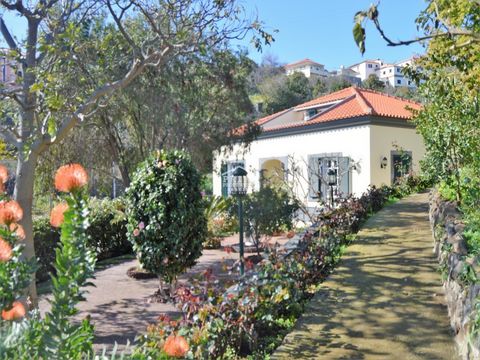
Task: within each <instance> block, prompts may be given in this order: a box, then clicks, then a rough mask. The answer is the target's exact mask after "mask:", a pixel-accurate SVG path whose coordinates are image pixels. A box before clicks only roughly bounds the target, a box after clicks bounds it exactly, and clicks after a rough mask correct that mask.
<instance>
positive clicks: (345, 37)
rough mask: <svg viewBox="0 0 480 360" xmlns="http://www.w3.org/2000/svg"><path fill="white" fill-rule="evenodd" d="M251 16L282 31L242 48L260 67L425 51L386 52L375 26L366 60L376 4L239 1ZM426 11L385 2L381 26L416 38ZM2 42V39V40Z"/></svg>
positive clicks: (16, 25) (408, 2) (11, 20)
mask: <svg viewBox="0 0 480 360" xmlns="http://www.w3.org/2000/svg"><path fill="white" fill-rule="evenodd" d="M239 1H240V2H241V3H242V4H243V5H244V7H245V8H246V10H247V13H248V14H250V15H251V16H255V15H258V17H259V19H260V20H262V21H263V22H265V25H266V29H267V30H270V31H272V30H273V29H278V30H279V32H278V33H277V34H275V42H274V43H273V44H272V46H270V47H266V48H265V49H264V52H263V54H261V53H258V52H257V51H256V50H255V49H254V48H253V47H252V46H250V43H249V40H248V39H246V40H244V41H242V42H241V43H240V44H241V46H245V47H247V48H248V49H249V54H250V57H251V58H252V59H254V60H255V61H257V62H259V61H261V59H262V57H263V56H264V54H265V53H270V54H272V55H275V56H277V57H278V60H279V61H280V62H282V63H290V62H294V61H297V60H301V59H304V58H307V57H308V58H310V59H312V60H314V61H317V62H320V63H322V64H324V65H325V66H326V68H327V69H328V70H334V69H338V68H339V67H340V65H351V64H354V63H356V62H359V61H362V59H376V58H382V59H384V60H386V61H388V62H394V61H398V60H403V59H406V58H409V57H410V56H412V55H413V54H418V53H422V52H423V48H422V47H421V46H419V45H414V46H408V47H388V46H386V45H385V42H384V41H383V40H382V39H381V38H380V36H379V35H378V33H377V32H376V30H375V29H373V28H372V26H369V27H367V51H366V53H365V55H364V56H363V57H362V56H361V55H360V52H359V51H358V49H357V47H356V45H355V43H354V42H353V37H352V26H353V15H354V14H355V12H356V11H358V10H363V9H367V8H368V7H369V6H370V4H371V3H372V0H239ZM424 7H425V1H423V0H402V1H399V0H383V1H381V3H380V6H379V11H380V18H381V20H382V24H383V26H384V28H385V30H386V32H387V34H389V35H390V37H391V38H393V39H405V38H410V37H414V36H415V34H417V32H416V26H415V18H416V16H417V15H418V14H419V12H420V11H421V10H423V9H424ZM5 21H6V22H7V25H8V27H9V28H10V29H11V31H12V32H13V33H14V34H15V35H16V36H18V37H22V36H23V31H24V28H25V25H24V21H23V19H20V18H18V17H16V16H11V15H7V16H5ZM2 41H3V39H2Z"/></svg>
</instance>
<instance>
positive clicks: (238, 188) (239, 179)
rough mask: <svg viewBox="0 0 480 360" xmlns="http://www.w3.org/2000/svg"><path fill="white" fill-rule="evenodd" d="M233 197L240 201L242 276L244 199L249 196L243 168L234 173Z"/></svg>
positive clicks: (242, 272)
mask: <svg viewBox="0 0 480 360" xmlns="http://www.w3.org/2000/svg"><path fill="white" fill-rule="evenodd" d="M230 194H231V195H233V196H236V197H237V200H238V222H239V231H240V234H239V236H240V275H243V274H244V273H245V265H244V259H243V252H244V246H243V245H244V244H243V202H242V198H243V196H245V195H246V194H247V171H246V170H245V169H244V168H242V167H240V166H239V167H237V168H236V169H235V170H234V171H233V173H232V188H231V192H230Z"/></svg>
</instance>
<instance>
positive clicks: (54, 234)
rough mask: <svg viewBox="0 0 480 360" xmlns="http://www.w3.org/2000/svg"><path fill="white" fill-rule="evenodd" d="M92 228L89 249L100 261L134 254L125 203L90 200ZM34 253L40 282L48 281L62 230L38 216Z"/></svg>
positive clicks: (88, 230)
mask: <svg viewBox="0 0 480 360" xmlns="http://www.w3.org/2000/svg"><path fill="white" fill-rule="evenodd" d="M88 206H89V210H90V216H89V221H90V226H89V227H88V229H87V235H88V242H87V244H88V246H89V247H90V248H91V249H92V250H95V253H96V255H97V260H104V259H108V258H111V257H115V256H120V255H124V254H130V253H132V245H131V243H130V242H129V241H128V238H127V221H126V218H125V214H124V210H125V200H124V199H122V198H117V199H114V200H110V199H95V198H93V199H90V201H89V204H88ZM33 233H34V243H35V254H36V256H37V258H38V262H39V269H38V271H37V275H36V276H37V281H45V280H48V279H49V278H50V275H49V274H50V273H53V271H54V267H53V263H54V260H55V249H56V247H57V245H58V242H59V239H60V231H59V230H58V229H55V228H53V227H52V226H51V225H50V219H49V218H48V217H45V216H44V217H37V218H36V219H35V220H34V222H33Z"/></svg>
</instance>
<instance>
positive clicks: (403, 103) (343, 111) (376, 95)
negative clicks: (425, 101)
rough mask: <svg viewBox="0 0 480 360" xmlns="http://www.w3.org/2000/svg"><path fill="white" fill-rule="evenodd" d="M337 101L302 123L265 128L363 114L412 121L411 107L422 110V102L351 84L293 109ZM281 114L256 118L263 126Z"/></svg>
mask: <svg viewBox="0 0 480 360" xmlns="http://www.w3.org/2000/svg"><path fill="white" fill-rule="evenodd" d="M335 101H338V102H337V103H336V104H333V105H332V106H331V107H328V108H327V109H326V110H324V111H323V112H320V113H319V114H318V115H316V116H314V117H313V118H311V119H310V120H307V121H304V122H300V123H292V124H284V125H279V126H276V127H272V128H269V129H264V131H274V130H279V129H286V128H293V127H301V126H308V125H313V124H318V123H323V122H330V121H335V120H342V119H351V118H358V117H363V116H379V117H386V118H394V119H399V120H410V119H411V118H412V112H411V110H410V109H414V110H419V109H421V105H420V104H419V103H417V102H414V101H410V100H406V99H402V98H399V97H395V96H390V95H387V94H383V93H380V92H377V91H374V90H368V89H362V88H357V87H349V88H346V89H343V90H340V91H337V92H334V93H332V94H328V95H325V96H321V97H319V98H317V99H314V100H311V101H308V102H306V103H304V104H301V105H298V106H296V107H295V108H294V110H297V111H301V110H302V109H304V108H309V107H315V105H318V106H321V105H322V104H327V103H331V102H335ZM289 110H290V109H289ZM286 111H287V110H285V112H286ZM281 115H282V112H280V113H277V114H274V115H271V118H269V117H266V118H263V119H260V120H257V124H258V125H263V124H265V123H266V122H268V121H269V120H272V119H273V118H276V117H278V116H281ZM267 118H269V119H267ZM266 119H267V120H266Z"/></svg>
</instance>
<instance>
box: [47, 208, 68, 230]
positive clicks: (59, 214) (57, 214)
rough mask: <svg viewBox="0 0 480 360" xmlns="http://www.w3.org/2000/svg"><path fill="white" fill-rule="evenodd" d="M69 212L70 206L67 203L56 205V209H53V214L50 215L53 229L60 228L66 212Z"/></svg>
mask: <svg viewBox="0 0 480 360" xmlns="http://www.w3.org/2000/svg"><path fill="white" fill-rule="evenodd" d="M67 210H68V204H67V203H64V202H63V203H60V204H57V205H55V207H54V208H53V209H52V212H51V213H50V224H51V225H52V226H53V227H60V226H62V224H63V219H64V214H65V211H67Z"/></svg>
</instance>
